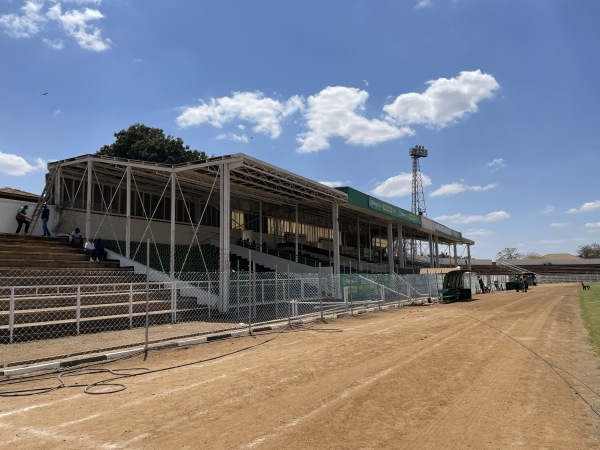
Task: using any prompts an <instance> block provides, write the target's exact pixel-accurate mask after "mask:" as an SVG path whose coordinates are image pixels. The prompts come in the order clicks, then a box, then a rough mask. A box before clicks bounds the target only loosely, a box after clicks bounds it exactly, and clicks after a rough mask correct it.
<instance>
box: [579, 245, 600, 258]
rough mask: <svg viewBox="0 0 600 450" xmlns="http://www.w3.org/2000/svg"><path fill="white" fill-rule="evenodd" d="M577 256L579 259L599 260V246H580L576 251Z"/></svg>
mask: <svg viewBox="0 0 600 450" xmlns="http://www.w3.org/2000/svg"><path fill="white" fill-rule="evenodd" d="M577 256H579V257H580V258H600V245H598V244H596V243H594V244H588V245H582V246H580V247H579V249H578V250H577Z"/></svg>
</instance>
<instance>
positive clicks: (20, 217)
mask: <svg viewBox="0 0 600 450" xmlns="http://www.w3.org/2000/svg"><path fill="white" fill-rule="evenodd" d="M27 208H29V206H27V205H23V206H21V207H20V208H19V210H18V211H17V216H16V219H17V223H18V224H19V226H18V227H17V234H19V233H20V232H21V227H22V226H23V225H25V233H24V234H27V232H28V231H29V220H30V219H29V217H27Z"/></svg>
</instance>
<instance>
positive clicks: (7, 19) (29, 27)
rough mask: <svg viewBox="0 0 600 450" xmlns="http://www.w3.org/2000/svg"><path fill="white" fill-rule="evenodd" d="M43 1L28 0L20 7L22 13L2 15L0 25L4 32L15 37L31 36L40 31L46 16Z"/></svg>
mask: <svg viewBox="0 0 600 450" xmlns="http://www.w3.org/2000/svg"><path fill="white" fill-rule="evenodd" d="M43 7H44V4H43V3H39V2H37V1H34V0H28V1H26V2H25V4H24V5H23V6H22V7H21V8H20V9H21V12H22V13H21V14H6V15H3V16H0V26H1V27H3V28H4V32H5V33H6V34H8V35H9V36H10V37H13V38H30V37H32V36H34V35H36V34H37V33H39V32H40V29H41V27H42V24H43V23H44V22H45V21H46V18H45V17H44V15H43V14H41V12H42V9H43Z"/></svg>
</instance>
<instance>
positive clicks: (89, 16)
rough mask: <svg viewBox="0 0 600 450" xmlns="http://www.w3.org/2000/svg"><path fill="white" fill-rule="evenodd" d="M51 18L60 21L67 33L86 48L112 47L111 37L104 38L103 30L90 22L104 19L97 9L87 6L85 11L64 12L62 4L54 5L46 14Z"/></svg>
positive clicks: (102, 48) (106, 48) (95, 49)
mask: <svg viewBox="0 0 600 450" xmlns="http://www.w3.org/2000/svg"><path fill="white" fill-rule="evenodd" d="M46 15H47V17H48V18H49V19H52V20H55V21H56V22H58V23H59V24H60V25H61V26H62V28H63V29H64V31H65V33H67V35H68V36H70V37H72V38H73V39H75V41H77V43H78V44H79V46H80V47H81V48H83V49H85V50H92V51H96V52H102V51H104V50H108V49H109V48H110V44H111V41H110V39H102V36H101V31H100V29H99V28H98V27H96V26H94V25H91V24H90V22H92V21H95V20H99V19H103V18H104V16H103V15H102V13H101V12H100V11H98V10H97V9H90V8H85V9H84V10H83V11H79V10H70V11H66V12H65V13H63V12H62V11H61V6H60V4H56V5H54V6H52V7H51V8H50V9H49V10H48V13H47V14H46Z"/></svg>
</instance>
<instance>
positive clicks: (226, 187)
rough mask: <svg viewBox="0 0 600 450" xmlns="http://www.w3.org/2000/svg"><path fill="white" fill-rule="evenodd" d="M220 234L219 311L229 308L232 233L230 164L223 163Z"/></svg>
mask: <svg viewBox="0 0 600 450" xmlns="http://www.w3.org/2000/svg"><path fill="white" fill-rule="evenodd" d="M219 182H220V209H221V211H220V213H221V215H220V225H221V226H220V227H219V228H220V231H221V232H220V236H219V241H220V242H219V244H220V245H219V247H220V252H219V271H220V276H219V279H220V283H219V285H220V289H219V311H221V312H226V311H228V310H229V240H230V239H229V237H230V235H231V219H230V217H231V186H230V173H229V165H228V164H225V163H224V164H221V179H220V180H219Z"/></svg>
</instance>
